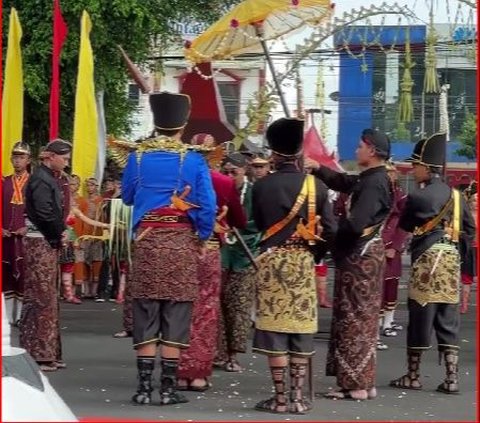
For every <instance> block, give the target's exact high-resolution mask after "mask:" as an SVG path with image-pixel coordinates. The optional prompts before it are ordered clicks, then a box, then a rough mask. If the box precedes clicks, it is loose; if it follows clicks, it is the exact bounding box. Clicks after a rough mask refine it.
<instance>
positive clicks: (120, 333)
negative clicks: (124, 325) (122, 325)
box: [113, 330, 132, 338]
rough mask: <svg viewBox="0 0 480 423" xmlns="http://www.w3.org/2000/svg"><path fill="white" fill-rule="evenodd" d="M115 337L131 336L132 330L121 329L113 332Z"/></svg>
mask: <svg viewBox="0 0 480 423" xmlns="http://www.w3.org/2000/svg"><path fill="white" fill-rule="evenodd" d="M113 337H114V338H131V337H132V331H131V330H121V331H120V332H117V333H114V334H113Z"/></svg>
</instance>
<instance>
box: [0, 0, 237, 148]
mask: <svg viewBox="0 0 480 423" xmlns="http://www.w3.org/2000/svg"><path fill="white" fill-rule="evenodd" d="M235 3H238V0H237V1H236V0H226V1H225V0H195V1H191V0H110V1H105V0H75V1H65V0H64V1H63V2H61V6H62V13H63V17H64V19H65V21H66V23H67V25H68V37H67V40H66V42H65V45H64V48H63V51H62V57H61V62H60V66H61V105H60V136H61V137H63V138H66V139H71V137H72V133H73V118H74V111H75V110H74V108H75V87H76V78H77V67H78V50H79V43H80V19H81V15H82V11H83V10H84V9H85V10H86V11H87V12H88V13H89V15H90V18H91V20H92V25H93V29H92V32H91V36H90V39H91V42H92V48H93V52H94V57H95V86H96V90H97V91H99V90H103V91H104V92H105V98H104V101H105V115H106V116H105V117H106V122H107V129H108V132H109V133H113V134H116V135H127V134H128V133H129V130H130V126H131V122H130V115H131V113H132V111H133V109H134V106H132V104H131V103H130V102H128V100H127V90H126V83H127V81H128V74H127V71H126V68H125V65H124V63H123V62H122V59H121V56H120V54H119V51H118V48H117V45H121V46H122V47H123V48H124V49H125V50H126V51H127V52H128V54H129V56H130V57H131V59H132V60H133V61H134V62H136V63H139V64H145V63H146V60H147V58H148V57H149V55H150V53H151V50H152V48H153V47H154V45H155V44H156V43H171V42H174V40H176V41H179V37H178V34H176V33H174V30H173V29H172V26H171V25H170V24H171V23H172V22H174V21H182V20H183V19H185V17H188V18H189V19H193V20H197V21H200V22H206V23H211V22H213V21H214V20H215V19H217V18H218V17H219V15H220V14H221V13H222V12H223V11H224V10H225V8H228V7H229V6H231V5H232V4H235ZM11 7H15V8H16V9H17V11H18V14H19V17H20V22H21V25H22V31H23V38H22V56H23V68H24V83H25V101H24V140H25V141H26V142H28V143H29V144H30V145H31V146H32V147H33V148H34V150H36V149H38V148H39V146H41V145H44V144H45V143H46V142H47V140H48V131H49V98H50V83H51V55H52V36H53V29H52V12H53V0H52V1H47V0H3V11H2V13H3V52H2V53H3V58H5V54H6V46H7V37H8V22H9V19H8V17H9V13H10V8H11ZM153 40H155V41H153Z"/></svg>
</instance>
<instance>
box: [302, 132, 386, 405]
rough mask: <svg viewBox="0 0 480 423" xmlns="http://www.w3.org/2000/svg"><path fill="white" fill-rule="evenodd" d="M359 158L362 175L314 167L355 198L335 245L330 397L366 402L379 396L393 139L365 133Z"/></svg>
mask: <svg viewBox="0 0 480 423" xmlns="http://www.w3.org/2000/svg"><path fill="white" fill-rule="evenodd" d="M356 154H357V163H358V165H359V166H360V167H361V168H363V169H364V170H363V171H362V172H361V173H360V174H359V175H358V176H357V175H347V174H346V173H338V172H335V171H333V170H330V169H328V168H327V167H324V166H322V167H320V168H319V166H318V164H316V166H315V163H309V165H310V167H314V168H315V167H316V170H313V173H314V175H315V176H317V177H318V178H320V179H321V180H322V181H323V182H325V184H326V185H327V186H328V187H329V188H330V189H333V190H335V191H340V192H343V193H347V194H349V195H350V198H349V201H347V203H350V205H349V207H348V206H347V212H346V215H345V216H342V217H341V218H340V220H339V224H338V232H337V236H336V239H335V247H334V258H335V262H336V270H335V287H334V301H333V318H332V328H331V334H330V345H329V351H328V355H327V376H336V378H337V385H338V386H339V387H340V389H339V390H338V391H334V392H330V393H328V394H327V395H326V396H327V398H331V399H351V398H353V399H356V400H365V399H367V398H370V399H371V398H374V397H375V396H376V389H375V371H376V362H375V361H376V360H375V359H376V349H377V337H378V318H379V314H380V306H381V297H382V284H383V274H384V269H385V250H384V245H383V242H382V239H381V237H380V233H381V229H382V225H383V223H384V222H385V220H386V218H387V216H388V214H389V211H390V207H391V202H392V195H391V192H390V181H389V179H388V175H387V171H386V168H385V160H386V159H388V157H389V156H390V141H389V139H388V137H387V136H386V135H385V134H383V133H381V132H379V131H374V130H371V129H366V130H364V131H363V133H362V136H361V139H360V142H359V146H358V148H357V151H356ZM352 345H355V348H352Z"/></svg>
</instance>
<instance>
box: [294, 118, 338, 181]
mask: <svg viewBox="0 0 480 423" xmlns="http://www.w3.org/2000/svg"><path fill="white" fill-rule="evenodd" d="M303 154H304V155H305V157H309V158H311V159H313V160H315V161H316V162H318V163H319V164H321V165H323V166H327V167H329V168H330V169H332V170H335V171H337V172H343V168H342V166H340V163H338V161H337V159H336V157H335V153H329V152H328V149H327V147H326V145H325V144H324V143H323V141H322V138H321V137H320V134H319V133H318V131H317V128H315V126H313V125H312V126H311V127H310V129H309V130H308V131H307V133H306V134H305V137H304V139H303Z"/></svg>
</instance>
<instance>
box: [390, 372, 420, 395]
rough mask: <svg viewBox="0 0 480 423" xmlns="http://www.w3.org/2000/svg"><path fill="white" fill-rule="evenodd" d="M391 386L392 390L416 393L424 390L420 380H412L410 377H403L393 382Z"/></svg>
mask: <svg viewBox="0 0 480 423" xmlns="http://www.w3.org/2000/svg"><path fill="white" fill-rule="evenodd" d="M389 386H391V387H392V388H401V389H412V390H414V391H420V390H421V389H422V388H423V386H422V384H421V383H420V380H419V379H418V378H412V377H410V376H409V375H403V376H402V377H399V378H398V379H394V380H391V381H390V383H389Z"/></svg>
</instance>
